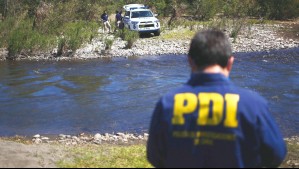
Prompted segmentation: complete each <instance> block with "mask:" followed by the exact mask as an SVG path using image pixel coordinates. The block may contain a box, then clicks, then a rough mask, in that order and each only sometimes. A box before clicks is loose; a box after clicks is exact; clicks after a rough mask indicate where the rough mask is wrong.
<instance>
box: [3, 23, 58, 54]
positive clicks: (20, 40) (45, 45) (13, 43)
mask: <svg viewBox="0 0 299 169" xmlns="http://www.w3.org/2000/svg"><path fill="white" fill-rule="evenodd" d="M32 23H33V22H32V21H31V20H23V21H21V22H20V23H19V24H18V25H17V26H15V27H13V29H12V30H11V31H8V30H7V36H6V38H4V39H2V47H3V46H6V47H7V49H8V52H9V58H8V59H15V57H16V55H17V54H20V53H23V54H28V55H29V54H32V53H35V52H40V51H44V50H48V49H50V48H53V47H54V46H55V38H53V37H51V36H48V35H44V34H41V33H39V32H37V31H34V30H32V27H31V25H32Z"/></svg>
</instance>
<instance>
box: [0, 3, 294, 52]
mask: <svg viewBox="0 0 299 169" xmlns="http://www.w3.org/2000/svg"><path fill="white" fill-rule="evenodd" d="M128 3H143V4H146V5H148V6H149V7H151V8H152V10H153V11H154V12H155V13H158V14H160V20H162V19H163V18H161V17H162V16H164V18H166V19H167V21H163V22H164V23H162V25H163V27H162V31H163V30H164V29H169V28H170V29H173V28H175V27H177V25H178V24H182V25H183V26H185V27H189V28H190V31H196V30H198V27H197V25H194V22H195V21H212V22H210V23H213V27H214V26H216V27H221V28H222V27H224V26H225V25H226V23H225V22H224V21H225V20H227V19H232V20H234V23H236V24H235V31H233V32H232V34H231V36H232V37H236V35H237V34H238V32H239V31H240V28H239V26H238V22H239V21H242V20H243V19H244V18H248V17H250V18H252V17H254V18H257V19H261V18H262V19H261V20H267V19H293V18H297V17H299V1H298V0H267V1H264V0H223V1H219V0H155V1H148V0H134V1H133V0H119V1H112V0H63V1H61V0H51V1H49V0H0V38H1V39H0V48H8V50H9V54H10V56H14V55H17V54H20V53H22V52H23V53H24V52H25V53H28V54H29V53H30V52H34V51H37V50H40V51H42V50H49V49H50V48H52V47H53V46H55V47H58V55H59V54H61V55H63V54H64V53H65V52H68V51H72V52H73V53H74V52H75V51H76V50H77V49H78V48H80V47H81V45H82V44H84V43H86V42H88V41H91V40H92V39H93V38H94V37H96V35H97V29H98V27H99V18H100V15H101V14H102V12H103V11H104V10H107V11H108V14H110V16H111V17H114V16H113V15H114V14H115V10H122V6H123V5H125V4H128ZM110 19H112V18H110ZM215 19H216V20H218V21H221V22H218V23H216V22H214V21H213V20H215ZM203 23H204V24H205V23H206V22H203ZM233 25H234V24H233ZM120 32H121V35H119V36H121V37H122V38H123V39H124V40H126V41H128V45H127V47H128V48H132V46H133V44H134V42H135V41H136V39H137V38H138V35H137V34H136V32H130V31H127V30H124V31H120ZM106 43H108V45H107V46H108V47H109V44H111V42H109V41H107V42H106ZM110 46H111V45H110Z"/></svg>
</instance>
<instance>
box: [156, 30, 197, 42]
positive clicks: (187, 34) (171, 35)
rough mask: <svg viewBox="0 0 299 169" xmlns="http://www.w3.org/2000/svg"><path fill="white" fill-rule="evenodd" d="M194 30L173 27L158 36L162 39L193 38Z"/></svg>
mask: <svg viewBox="0 0 299 169" xmlns="http://www.w3.org/2000/svg"><path fill="white" fill-rule="evenodd" d="M196 32H197V31H195V30H189V29H175V30H171V31H165V32H163V33H162V34H161V36H160V37H159V38H160V39H163V40H178V39H181V40H189V39H192V38H193V36H194V35H195V33H196Z"/></svg>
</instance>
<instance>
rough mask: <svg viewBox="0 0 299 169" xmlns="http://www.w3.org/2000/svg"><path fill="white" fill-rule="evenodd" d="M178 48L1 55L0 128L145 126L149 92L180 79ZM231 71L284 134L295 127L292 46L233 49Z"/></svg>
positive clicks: (298, 100) (182, 67) (297, 102)
mask: <svg viewBox="0 0 299 169" xmlns="http://www.w3.org/2000/svg"><path fill="white" fill-rule="evenodd" d="M189 75H190V69H189V68H188V63H187V60H186V56H151V57H146V58H132V59H119V58H118V59H107V60H96V61H78V62H1V63H0V128H1V130H0V135H1V136H12V135H16V134H18V135H33V134H36V133H40V134H60V133H65V134H78V133H80V132H90V133H96V132H100V133H105V132H146V131H147V130H148V125H149V121H150V118H151V115H152V111H153V108H154V107H155V104H156V102H157V100H158V99H159V98H160V97H161V96H162V95H163V94H164V93H165V92H167V91H169V90H171V89H174V88H176V87H178V86H180V85H182V84H183V83H185V82H186V81H187V80H188V78H189ZM231 79H232V80H233V81H234V82H235V83H236V84H237V85H239V86H242V87H245V88H249V89H252V90H255V91H257V92H259V93H261V94H262V95H263V96H264V97H266V98H267V99H268V100H269V103H270V107H271V112H272V113H273V116H274V117H275V119H276V120H277V121H278V123H279V125H280V126H281V128H282V131H283V133H284V134H285V135H295V134H297V133H298V131H299V128H298V126H299V111H298V110H299V48H297V49H292V50H281V51H275V52H271V53H267V52H259V53H258V52H255V53H237V54H236V64H235V67H234V71H233V73H232V75H231Z"/></svg>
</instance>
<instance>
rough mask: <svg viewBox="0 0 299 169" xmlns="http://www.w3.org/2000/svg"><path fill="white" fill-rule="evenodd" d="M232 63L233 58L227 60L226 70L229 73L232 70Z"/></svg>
mask: <svg viewBox="0 0 299 169" xmlns="http://www.w3.org/2000/svg"><path fill="white" fill-rule="evenodd" d="M234 61H235V57H233V56H232V57H230V58H229V59H228V63H227V70H228V71H229V72H231V71H232V69H233V65H234Z"/></svg>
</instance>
